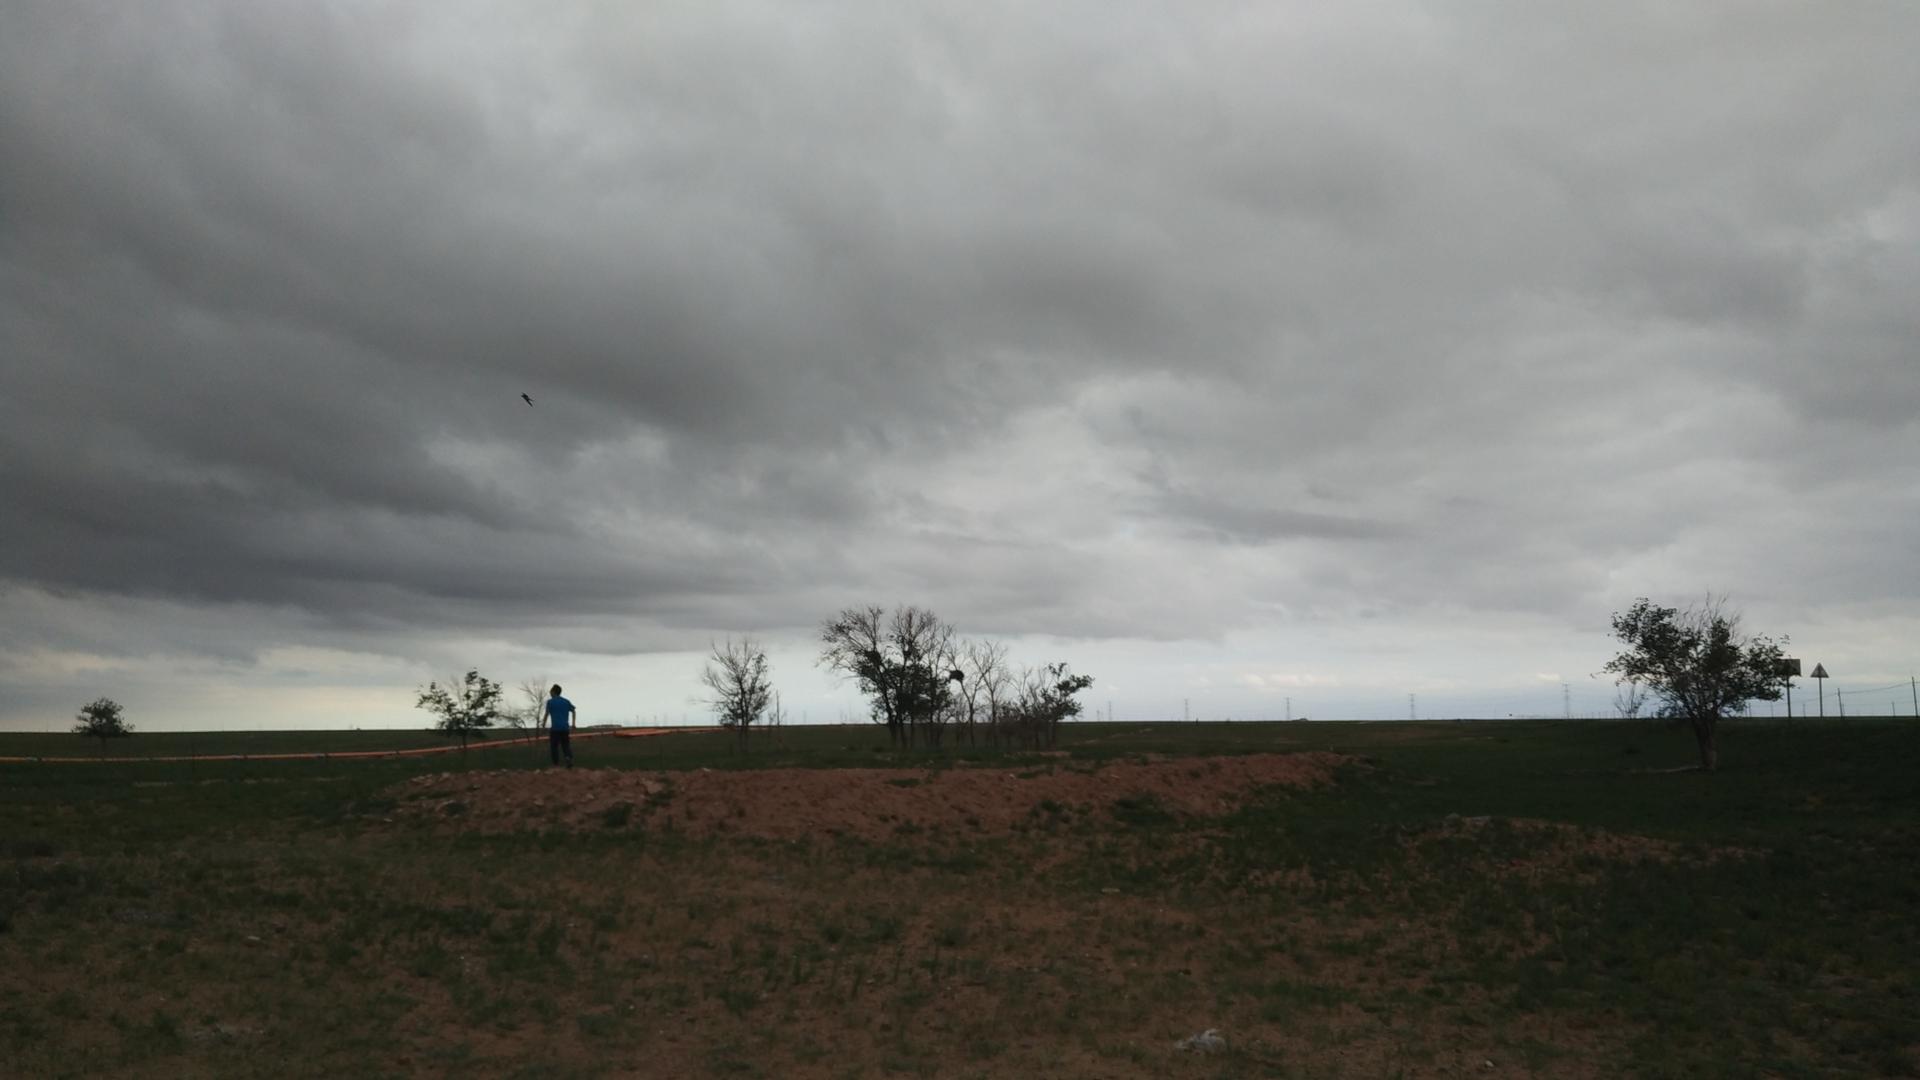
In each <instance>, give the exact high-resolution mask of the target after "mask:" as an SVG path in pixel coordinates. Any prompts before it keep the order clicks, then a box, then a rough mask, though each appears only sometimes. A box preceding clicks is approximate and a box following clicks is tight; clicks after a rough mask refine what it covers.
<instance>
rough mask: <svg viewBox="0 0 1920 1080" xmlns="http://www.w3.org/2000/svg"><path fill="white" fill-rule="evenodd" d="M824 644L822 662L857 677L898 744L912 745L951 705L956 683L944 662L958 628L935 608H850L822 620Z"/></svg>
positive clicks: (875, 714) (876, 714)
mask: <svg viewBox="0 0 1920 1080" xmlns="http://www.w3.org/2000/svg"><path fill="white" fill-rule="evenodd" d="M820 643H821V650H820V663H821V664H822V665H823V666H825V667H827V668H828V669H829V670H832V671H837V672H839V673H840V674H842V675H844V676H847V677H850V678H853V679H856V680H858V682H859V684H860V689H861V692H863V693H865V694H866V695H867V696H869V697H870V698H872V699H873V705H872V711H873V720H874V722H875V723H879V724H885V725H886V728H887V735H888V737H889V738H890V739H892V741H893V743H894V745H895V746H912V745H913V740H914V736H915V734H916V732H917V731H919V730H920V729H922V728H924V727H926V726H927V725H930V724H935V723H937V722H938V718H939V716H940V714H941V713H942V712H943V711H944V710H945V709H946V708H947V705H948V702H949V700H950V696H951V693H952V691H951V689H950V687H951V685H952V684H951V682H950V681H949V680H948V676H949V674H950V670H949V669H947V668H945V667H943V666H942V661H943V660H944V659H946V658H948V657H950V656H951V655H952V652H953V628H952V627H950V626H948V625H947V624H946V623H943V622H941V621H940V617H939V616H937V615H935V614H934V613H933V612H931V611H927V610H925V609H923V608H917V607H911V606H908V607H902V608H898V609H895V611H894V613H893V615H892V616H891V617H888V615H887V613H886V611H885V610H884V609H882V608H879V607H873V606H869V607H864V608H847V609H845V610H843V611H841V612H840V614H839V615H837V616H835V617H834V618H831V619H828V620H827V621H826V622H824V623H822V624H821V626H820Z"/></svg>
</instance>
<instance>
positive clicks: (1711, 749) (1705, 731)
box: [1693, 716, 1720, 772]
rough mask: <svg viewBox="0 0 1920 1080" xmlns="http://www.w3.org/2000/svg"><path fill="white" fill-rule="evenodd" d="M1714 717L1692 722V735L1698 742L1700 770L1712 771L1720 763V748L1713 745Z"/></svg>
mask: <svg viewBox="0 0 1920 1080" xmlns="http://www.w3.org/2000/svg"><path fill="white" fill-rule="evenodd" d="M1714 720H1715V717H1711V716H1708V717H1703V718H1700V719H1696V720H1694V722H1693V737H1694V739H1695V740H1696V741H1697V742H1699V744H1700V771H1701V772H1712V771H1713V770H1714V768H1715V767H1716V766H1718V765H1719V764H1720V748H1719V747H1718V746H1716V745H1714V741H1713V735H1714V731H1713V728H1714V723H1713V722H1714Z"/></svg>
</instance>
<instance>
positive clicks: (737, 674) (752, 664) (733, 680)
mask: <svg viewBox="0 0 1920 1080" xmlns="http://www.w3.org/2000/svg"><path fill="white" fill-rule="evenodd" d="M700 682H701V683H702V684H704V685H705V686H706V687H707V689H709V690H711V691H713V696H712V697H710V698H707V699H705V702H704V703H705V704H707V705H711V706H713V709H714V711H715V712H716V713H718V714H719V715H720V726H721V727H724V728H726V729H727V730H729V731H731V732H733V733H734V736H735V737H736V738H738V739H739V741H740V751H741V753H745V752H746V750H747V739H748V737H749V735H750V734H751V732H752V730H753V725H755V724H757V723H759V722H760V721H761V720H762V719H763V718H765V717H766V715H767V710H768V709H769V708H770V707H772V706H773V704H774V696H773V676H772V671H771V666H770V665H769V664H768V662H767V651H766V650H765V649H763V648H761V647H760V643H759V642H757V641H755V640H753V638H751V637H745V638H741V639H740V640H739V641H734V640H733V639H732V638H728V639H727V643H726V644H725V645H724V646H722V645H715V646H713V654H712V655H711V656H710V657H708V658H707V666H706V669H705V670H704V671H702V672H701V673H700Z"/></svg>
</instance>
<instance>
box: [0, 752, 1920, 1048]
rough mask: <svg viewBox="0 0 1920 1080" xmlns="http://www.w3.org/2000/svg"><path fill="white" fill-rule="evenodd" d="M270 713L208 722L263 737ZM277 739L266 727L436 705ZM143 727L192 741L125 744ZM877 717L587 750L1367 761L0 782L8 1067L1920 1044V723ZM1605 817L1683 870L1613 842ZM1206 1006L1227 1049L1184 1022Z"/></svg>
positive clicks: (657, 759) (94, 771) (63, 773)
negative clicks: (1011, 821) (1190, 778)
mask: <svg viewBox="0 0 1920 1080" xmlns="http://www.w3.org/2000/svg"><path fill="white" fill-rule="evenodd" d="M256 734H257V733H236V734H233V735H229V736H225V737H224V738H214V737H212V736H204V735H203V736H198V737H197V738H199V739H203V740H206V743H207V745H206V746H204V747H199V750H200V752H203V753H205V752H235V751H234V749H233V748H234V747H239V746H263V745H267V744H265V743H261V742H258V741H255V735H256ZM276 734H282V733H276ZM284 734H285V735H286V739H285V740H284V741H281V742H279V743H278V744H277V749H279V750H284V748H286V747H289V746H301V747H308V748H310V747H313V746H319V745H331V746H347V745H349V743H348V742H347V741H346V740H345V738H344V735H352V736H355V737H356V738H358V737H361V736H378V737H381V738H385V737H388V736H392V737H393V738H395V739H399V738H401V737H403V736H408V735H409V734H410V733H339V734H338V735H326V734H324V733H284ZM411 734H412V735H413V736H415V737H417V735H418V733H411ZM296 736H298V737H296ZM10 738H15V739H20V738H28V737H26V736H12V737H10ZM59 738H60V739H61V740H63V741H62V742H60V744H59V745H60V746H62V747H66V748H68V750H69V751H70V750H71V749H74V748H79V749H84V748H85V746H86V744H84V743H83V742H82V741H81V740H80V739H78V738H77V737H74V736H61V737H59ZM147 738H152V739H155V740H156V741H160V740H166V739H174V738H184V736H159V735H155V736H146V735H139V736H135V737H134V739H132V740H127V742H129V743H138V742H139V741H140V740H142V739H147ZM429 738H437V737H429ZM68 740H70V741H68ZM884 743H885V736H884V733H883V732H881V731H879V730H878V729H875V728H851V729H849V728H822V729H789V730H787V731H786V732H783V733H782V734H781V736H780V737H779V739H778V740H777V741H775V740H772V739H763V740H759V741H757V742H756V745H755V747H754V750H753V752H752V753H751V754H749V755H741V754H739V753H737V752H736V751H734V750H733V748H732V746H731V744H730V742H728V741H727V740H726V739H725V737H724V736H722V735H718V734H714V735H706V734H688V735H675V736H669V737H661V738H650V739H630V740H629V739H595V740H582V741H581V742H580V743H579V744H577V745H576V755H577V757H578V758H579V759H580V764H581V765H582V766H588V767H615V768H647V769H667V770H689V769H698V768H714V769H751V768H764V767H772V766H783V767H820V768H827V767H844V766H856V765H857V766H861V767H875V766H884V765H890V764H897V765H899V766H900V767H902V769H903V773H902V776H901V777H900V779H901V780H916V783H915V784H913V785H908V784H901V785H899V786H900V787H902V788H903V789H905V790H908V791H914V792H917V791H919V790H921V789H922V788H923V787H925V788H927V789H928V790H931V788H932V786H931V785H927V784H924V783H923V782H920V778H924V777H926V776H927V775H928V773H927V771H926V770H927V769H928V767H929V766H932V765H939V766H941V767H955V768H965V767H974V766H980V767H992V768H996V769H1000V770H1003V771H1006V772H1009V773H1015V774H1022V773H1030V774H1033V775H1034V776H1035V777H1036V778H1038V779H1037V780H1036V782H1040V780H1043V779H1044V776H1045V774H1046V772H1047V771H1048V770H1050V769H1056V768H1097V767H1098V766H1099V765H1101V764H1102V763H1104V762H1108V761H1117V760H1133V759H1138V758H1140V757H1142V756H1143V755H1147V754H1169V755H1183V754H1235V753H1246V752H1269V751H1276V750H1279V751H1286V750H1328V749H1331V750H1338V751H1340V752H1343V753H1347V754H1351V755H1355V756H1356V757H1358V758H1361V759H1363V760H1364V765H1360V766H1356V767H1354V768H1351V769H1349V770H1348V771H1347V772H1346V773H1345V774H1344V775H1343V777H1342V779H1341V782H1340V783H1339V784H1338V785H1337V786H1336V787H1334V788H1332V789H1329V790H1324V791H1317V792H1302V791H1274V792H1272V793H1269V794H1267V795H1265V796H1262V797H1259V798H1256V799H1254V800H1252V801H1251V802H1250V803H1248V804H1246V805H1244V806H1242V807H1241V808H1240V809H1239V810H1237V811H1235V812H1233V813H1231V814H1229V815H1228V816H1226V817H1223V818H1213V819H1191V818H1187V817H1185V816H1183V815H1181V814H1178V813H1175V812H1173V811H1172V810H1170V809H1169V808H1168V807H1167V806H1166V805H1163V804H1162V803H1161V802H1160V801H1158V800H1155V799H1152V798H1149V797H1141V796H1122V797H1120V798H1117V799H1116V800H1114V801H1113V802H1112V804H1111V805H1109V806H1107V807H1104V808H1100V809H1098V810H1097V811H1095V812H1082V811H1080V810H1079V809H1076V808H1075V807H1072V806H1069V805H1066V804H1064V803H1060V802H1054V801H1051V800H1042V801H1040V802H1039V803H1038V804H1037V805H1036V808H1035V812H1034V814H1033V815H1031V816H1030V817H1029V818H1028V819H1027V820H1026V821H1025V822H1024V823H1023V824H1022V825H1021V827H1020V828H1019V829H1017V830H1016V831H1014V832H1011V833H1007V834H1001V835H991V836H988V835H979V834H978V832H977V830H976V829H974V828H973V827H970V826H969V825H967V824H966V823H965V822H964V821H955V822H953V824H952V825H951V827H948V828H935V829H923V830H920V831H918V832H911V833H896V834H895V835H893V836H892V837H891V838H890V839H888V840H886V841H884V842H863V841H857V840H853V839H849V838H845V837H837V838H821V839H819V840H818V841H815V842H812V843H804V842H803V843H790V842H771V841H757V840H752V839H748V838H710V837H699V836H694V835H687V834H678V833H674V834H668V833H662V832H658V831H649V830H648V828H647V827H646V824H645V823H646V820H647V818H646V810H647V808H643V807H636V806H633V805H630V804H615V805H614V806H612V807H609V808H607V809H605V810H604V811H601V812H599V813H597V814H596V815H595V817H594V819H593V820H592V821H591V822H590V823H589V825H588V826H586V827H581V828H576V829H571V830H553V829H547V830H533V829H530V830H528V831H524V832H515V833H506V834H482V833H478V832H466V831H459V830H458V829H448V828H438V827H431V826H428V825H425V824H420V823H416V822H414V820H413V819H411V818H407V817H405V816H404V815H401V814H399V813H398V809H397V808H398V804H397V803H396V802H395V801H394V798H395V796H394V794H393V793H392V792H391V790H390V789H391V788H392V786H393V785H394V784H396V783H397V782H399V781H401V780H404V779H406V778H407V777H410V776H414V775H419V774H422V773H429V772H433V773H442V772H456V773H457V772H461V771H467V770H491V769H501V768H506V769H533V768H540V767H543V758H542V757H541V756H540V755H541V754H543V753H544V747H540V748H537V749H528V750H527V751H526V752H525V753H522V752H520V750H519V749H517V748H514V749H494V750H487V751H480V752H474V753H471V754H468V755H466V756H465V757H464V758H462V756H461V755H448V756H436V757H431V758H422V759H377V760H367V761H353V762H342V761H312V762H307V761H300V762H273V761H243V762H224V763H211V762H196V763H162V762H142V761H139V760H122V761H114V762H108V763H102V764H93V765H85V766H79V765H50V764H40V765H34V764H25V765H21V764H7V765H0V1060H6V1061H8V1062H9V1063H10V1064H9V1066H8V1070H7V1071H8V1072H9V1074H10V1075H22V1076H64V1075H73V1076H82V1075H99V1074H125V1075H151V1074H175V1073H182V1074H196V1075H197V1074H217V1075H233V1076H249V1075H256V1074H257V1075H274V1076H279V1075H315V1076H319V1075H340V1074H352V1075H370V1076H408V1075H418V1074H420V1073H423V1072H425V1073H435V1074H442V1073H455V1072H459V1073H463V1074H465V1073H474V1074H480V1075H494V1074H505V1075H515V1074H517V1073H525V1074H526V1075H536V1074H537V1075H579V1076H597V1075H622V1074H625V1073H628V1072H631V1071H632V1069H633V1068H635V1067H636V1065H635V1063H636V1062H647V1063H653V1064H654V1065H657V1066H658V1067H659V1068H660V1069H661V1070H662V1071H663V1072H670V1073H674V1074H690V1075H727V1076H752V1075H766V1076H778V1075H784V1074H789V1073H792V1072H794V1071H799V1070H803V1071H808V1072H810V1073H819V1074H822V1075H834V1074H835V1069H836V1067H841V1066H844V1070H843V1074H845V1075H888V1074H893V1073H898V1074H901V1075H936V1076H945V1075H955V1076H968V1075H979V1076H994V1075H1013V1074H1020V1075H1091V1074H1097V1075H1117V1076H1162V1075H1188V1074H1192V1075H1204V1076H1214V1075H1218V1076H1269V1075H1270V1076H1327V1075H1357V1076H1373V1075H1407V1076H1427V1075H1444V1074H1448V1073H1451V1072H1458V1071H1461V1070H1462V1069H1471V1068H1477V1067H1479V1066H1480V1064H1481V1062H1482V1061H1484V1060H1494V1061H1496V1062H1498V1063H1499V1065H1500V1067H1501V1068H1502V1069H1503V1070H1507V1071H1516V1070H1517V1071H1528V1070H1531V1071H1533V1072H1535V1073H1538V1074H1540V1075H1599V1076H1612V1075H1638V1076H1683V1075H1684V1076H1702V1075H1705V1076H1719V1075H1779V1076H1836V1075H1910V1074H1913V1073H1914V1072H1916V1071H1920V1061H1916V1050H1917V1048H1920V1022H1917V1021H1916V1019H1915V1018H1916V1017H1920V984H1917V983H1916V978H1915V974H1914V973H1915V972H1920V930H1917V929H1916V927H1915V925H1914V922H1915V920H1914V918H1913V914H1914V912H1916V911H1920V876H1916V870H1920V797H1917V796H1916V795H1915V791H1916V790H1917V789H1920V785H1916V784H1915V782H1914V779H1913V778H1914V777H1915V776H1916V775H1920V728H1915V727H1913V726H1912V725H1911V722H1907V723H1890V722H1882V723H1875V722H1863V721H1859V720H1849V721H1847V722H1846V723H1845V724H1844V725H1841V724H1836V723H1829V724H1827V725H1824V726H1822V725H1817V724H1813V723H1806V722H1801V723H1797V724H1794V725H1787V724H1785V723H1767V722H1753V721H1750V722H1744V723H1735V724H1731V725H1729V726H1728V728H1727V730H1726V731H1725V733H1724V735H1723V746H1722V762H1721V766H1722V771H1721V772H1719V773H1718V774H1715V775H1703V774H1699V773H1693V772H1684V771H1672V770H1677V769H1684V768H1686V767H1687V766H1690V765H1691V764H1692V762H1693V747H1692V743H1691V739H1690V737H1689V736H1687V735H1686V734H1685V733H1684V732H1680V731H1674V730H1671V729H1667V728H1663V727H1659V726H1655V725H1648V724H1615V723H1573V724H1563V723H1536V722H1526V723H1518V722H1516V723H1465V724H1447V723H1429V724H1326V723H1312V724H1270V725H1259V724H1238V723H1237V724H1230V725H1229V724H1217V725H1214V724H1205V725H1203V724H1150V725H1100V724H1084V725H1070V726H1068V727H1067V728H1065V729H1064V730H1063V732H1062V738H1061V747H1060V748H1061V749H1062V750H1064V751H1066V752H1067V756H1066V757H1065V758H1064V759H1062V758H1043V757H1038V756H1035V755H1023V754H1017V753H1002V752H998V751H994V750H991V749H988V748H952V747H950V748H949V749H948V750H947V751H946V752H945V753H943V754H937V755H936V754H932V753H929V752H926V751H916V752H913V753H911V754H903V753H898V752H895V751H892V750H890V749H888V748H886V747H885V745H884ZM352 745H354V746H355V747H356V748H359V747H363V746H364V745H365V744H361V743H355V744H352ZM395 745H398V744H397V743H396V744H395ZM876 750H878V751H879V752H877V753H876ZM12 752H14V751H12V750H10V749H8V747H7V746H6V745H5V739H4V738H0V755H3V754H7V753H12ZM157 752H158V751H156V753H157ZM167 752H171V750H169V751H167ZM243 752H256V751H243ZM258 752H269V751H258ZM467 797H469V798H472V797H481V796H467ZM658 798H660V799H663V800H671V798H672V795H671V793H670V792H669V793H668V794H665V795H662V796H658ZM389 818H391V819H394V820H393V821H392V822H391V823H389V822H388V821H387V820H386V819H389ZM1479 818H1486V819H1487V820H1486V821H1485V822H1484V823H1478V822H1474V821H1473V819H1479ZM1516 820H1522V821H1548V822H1557V823H1564V824H1565V825H1567V826H1570V827H1572V830H1571V831H1569V832H1561V831H1558V830H1552V829H1541V828H1537V827H1533V826H1530V825H1526V824H1515V821H1516ZM1609 836H1628V837H1634V838H1640V839H1637V840H1636V841H1635V843H1637V844H1640V845H1642V846H1643V848H1645V847H1646V846H1647V845H1657V848H1654V850H1658V851H1660V852H1663V853H1666V854H1665V855H1663V857H1662V858H1659V859H1636V858H1621V857H1614V856H1611V855H1608V854H1605V852H1606V851H1608V850H1611V849H1608V848H1606V847H1605V841H1606V838H1607V837H1609ZM1583 838H1584V839H1583ZM1729 849H1739V850H1738V852H1734V853H1730V852H1729ZM1529 868H1535V869H1529ZM555 1010H558V1012H557V1013H556V1012H555ZM556 1015H557V1016H558V1017H560V1018H561V1019H559V1020H557V1021H556V1019H555V1016H556ZM1204 1027H1217V1028H1220V1029H1221V1030H1222V1031H1224V1032H1225V1033H1226V1034H1227V1036H1228V1038H1229V1039H1230V1041H1231V1049H1230V1050H1229V1052H1228V1053H1226V1054H1224V1055H1221V1056H1220V1057H1218V1058H1216V1059H1211V1060H1204V1061H1203V1060H1198V1059H1190V1058H1187V1057H1183V1056H1180V1055H1177V1054H1176V1053H1175V1052H1174V1051H1173V1050H1172V1049H1171V1047H1172V1043H1173V1041H1174V1040H1175V1039H1177V1038H1180V1037H1182V1036H1185V1035H1190V1034H1192V1033H1194V1032H1195V1031H1198V1030H1200V1029H1201V1028H1204ZM555 1046H559V1047H560V1049H558V1050H556V1049H554V1047H555Z"/></svg>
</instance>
